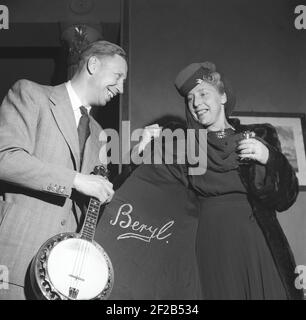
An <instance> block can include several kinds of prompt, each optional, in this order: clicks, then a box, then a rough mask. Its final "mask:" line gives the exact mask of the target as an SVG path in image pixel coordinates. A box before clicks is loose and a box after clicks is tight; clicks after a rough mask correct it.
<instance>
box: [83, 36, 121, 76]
mask: <svg viewBox="0 0 306 320" xmlns="http://www.w3.org/2000/svg"><path fill="white" fill-rule="evenodd" d="M115 54H117V55H119V56H121V57H122V58H124V59H126V53H125V51H124V50H123V49H122V48H121V47H119V46H118V45H116V44H114V43H111V42H109V41H105V40H99V41H95V42H92V43H91V44H89V45H88V46H87V47H86V48H85V49H84V50H83V51H82V52H81V54H80V58H79V63H78V70H79V71H80V70H81V69H82V68H83V66H84V65H85V63H86V62H87V61H88V59H89V58H90V57H92V56H96V57H98V58H103V56H111V57H112V56H114V55H115Z"/></svg>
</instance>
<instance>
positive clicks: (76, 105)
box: [65, 80, 91, 113]
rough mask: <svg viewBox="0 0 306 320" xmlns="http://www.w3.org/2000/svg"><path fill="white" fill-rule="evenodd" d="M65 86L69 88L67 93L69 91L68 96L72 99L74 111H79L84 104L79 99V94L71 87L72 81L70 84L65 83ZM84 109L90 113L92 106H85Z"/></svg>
mask: <svg viewBox="0 0 306 320" xmlns="http://www.w3.org/2000/svg"><path fill="white" fill-rule="evenodd" d="M65 85H66V88H67V91H68V95H69V98H70V102H71V105H72V109H73V111H77V110H79V108H80V107H81V106H82V105H83V104H82V102H81V100H80V98H79V97H78V95H77V93H76V92H75V90H74V89H73V87H72V85H71V81H70V80H69V81H68V82H66V83H65ZM84 107H85V108H86V109H87V111H88V113H89V111H90V109H91V107H90V106H84Z"/></svg>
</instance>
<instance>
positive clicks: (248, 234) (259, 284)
mask: <svg viewBox="0 0 306 320" xmlns="http://www.w3.org/2000/svg"><path fill="white" fill-rule="evenodd" d="M196 255H197V261H198V267H199V273H200V278H201V287H202V293H203V295H204V299H205V298H206V299H239V300H240V299H243V300H244V299H252V300H253V299H255V300H256V299H286V292H285V289H284V287H283V285H282V282H281V279H280V277H279V274H278V271H277V269H276V266H275V263H274V261H273V258H272V255H271V252H270V250H269V248H268V246H267V243H266V241H265V239H264V236H263V234H262V231H261V229H260V228H259V226H258V224H257V222H256V220H255V218H254V217H253V216H252V210H251V207H250V205H249V203H248V201H247V197H246V195H245V194H238V193H237V194H228V195H222V196H216V197H211V198H201V214H200V217H199V226H198V230H197V238H196Z"/></svg>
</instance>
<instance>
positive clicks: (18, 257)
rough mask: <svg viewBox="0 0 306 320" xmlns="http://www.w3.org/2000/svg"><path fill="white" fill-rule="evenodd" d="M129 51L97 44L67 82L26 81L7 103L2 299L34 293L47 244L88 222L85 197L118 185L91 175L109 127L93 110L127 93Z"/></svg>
mask: <svg viewBox="0 0 306 320" xmlns="http://www.w3.org/2000/svg"><path fill="white" fill-rule="evenodd" d="M126 75H127V63H126V60H125V52H124V50H123V49H122V48H120V47H119V46H117V45H115V44H112V43H110V42H107V41H97V42H94V43H92V44H90V45H89V46H88V47H87V48H86V49H85V50H84V51H83V52H82V53H81V55H80V60H79V65H78V69H77V71H76V73H75V75H74V76H73V78H72V79H71V80H70V81H68V82H67V83H63V84H61V85H59V86H55V87H51V86H43V85H40V84H37V83H34V82H32V81H28V80H19V81H17V82H16V83H15V85H14V86H13V87H12V88H11V89H10V90H9V92H8V94H7V96H6V97H5V98H4V100H3V103H2V105H1V107H0V252H1V256H0V265H3V266H6V267H7V269H8V273H9V278H8V280H7V282H8V283H7V285H6V286H5V287H6V288H8V289H2V290H0V299H25V298H31V293H30V291H29V288H30V285H29V283H28V280H29V274H27V269H28V267H29V265H30V262H31V259H32V258H33V256H35V254H36V253H37V251H38V249H39V248H40V246H41V245H42V244H43V243H44V242H45V241H46V240H47V239H49V238H50V237H52V236H54V235H55V234H58V233H62V232H75V231H77V230H79V229H80V226H81V224H82V210H81V208H83V205H84V200H85V199H86V198H84V196H90V197H96V198H98V199H99V200H100V201H101V202H102V203H104V202H109V201H110V200H111V198H112V197H113V194H114V191H113V186H112V184H111V183H110V182H109V181H108V180H106V179H104V178H102V177H101V176H94V175H90V173H91V172H92V170H93V168H94V166H96V165H98V164H101V163H100V159H99V152H100V149H101V142H100V141H99V134H100V132H101V127H100V126H99V124H98V123H97V122H96V121H95V120H94V119H93V118H92V117H91V116H90V115H89V111H90V109H91V107H92V106H105V105H106V104H107V102H109V101H110V100H111V99H112V98H113V97H114V96H116V95H118V94H122V93H123V83H124V80H125V79H126Z"/></svg>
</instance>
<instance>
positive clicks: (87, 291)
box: [35, 233, 114, 300]
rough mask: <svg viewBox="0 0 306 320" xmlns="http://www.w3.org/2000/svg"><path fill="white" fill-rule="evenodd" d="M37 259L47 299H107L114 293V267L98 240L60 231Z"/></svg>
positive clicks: (41, 288)
mask: <svg viewBox="0 0 306 320" xmlns="http://www.w3.org/2000/svg"><path fill="white" fill-rule="evenodd" d="M35 260H36V263H35V266H36V268H35V269H36V270H35V274H36V280H38V286H39V287H40V290H41V291H42V292H43V294H44V296H45V298H47V299H50V300H51V299H61V300H92V299H99V300H105V299H107V298H108V296H109V295H110V293H111V290H112V287H113V282H114V272H113V267H112V264H111V261H110V259H109V257H108V255H107V253H106V252H105V251H104V250H103V248H102V247H101V246H100V245H99V244H98V243H96V242H95V241H93V242H90V241H87V240H84V239H82V238H80V237H79V235H78V234H74V233H71V234H60V235H57V236H55V237H53V238H51V239H49V240H48V241H47V242H46V243H45V244H44V245H43V246H42V247H41V249H40V250H39V252H38V254H37V257H36V259H35Z"/></svg>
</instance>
